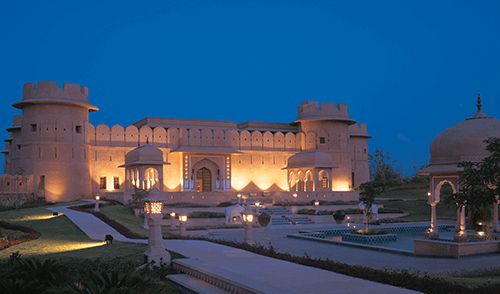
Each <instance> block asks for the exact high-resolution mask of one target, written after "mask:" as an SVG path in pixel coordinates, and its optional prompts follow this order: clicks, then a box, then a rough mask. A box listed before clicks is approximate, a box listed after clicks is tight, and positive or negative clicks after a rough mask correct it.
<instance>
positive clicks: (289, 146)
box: [86, 124, 301, 151]
mask: <svg viewBox="0 0 500 294" xmlns="http://www.w3.org/2000/svg"><path fill="white" fill-rule="evenodd" d="M86 129H87V140H88V143H89V144H90V145H94V146H116V147H120V146H121V147H136V146H141V145H144V144H147V143H150V144H153V145H155V146H156V147H160V148H162V147H165V148H171V149H174V150H175V149H177V148H179V147H184V146H191V147H215V148H217V147H224V148H232V149H240V150H263V151H297V150H299V149H300V144H301V140H300V137H301V134H300V133H298V134H296V133H294V132H286V133H283V132H275V133H273V132H270V131H264V132H261V131H252V132H250V131H248V130H238V129H220V128H201V129H200V128H173V127H171V128H164V127H161V126H156V127H150V126H148V125H143V126H141V127H140V128H138V127H136V126H135V125H129V126H127V127H125V128H124V127H122V126H120V125H114V126H113V127H111V128H110V127H109V126H107V125H104V124H100V125H97V126H94V125H92V124H88V126H87V128H86Z"/></svg>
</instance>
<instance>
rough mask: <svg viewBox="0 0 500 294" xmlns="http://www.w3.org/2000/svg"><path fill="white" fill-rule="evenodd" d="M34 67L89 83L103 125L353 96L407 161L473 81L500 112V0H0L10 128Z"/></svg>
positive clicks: (359, 113)
mask: <svg viewBox="0 0 500 294" xmlns="http://www.w3.org/2000/svg"><path fill="white" fill-rule="evenodd" d="M39 80H57V81H59V82H63V81H69V82H75V83H81V84H84V85H87V86H88V87H89V92H90V96H91V102H92V103H93V104H95V105H97V106H99V107H100V108H101V110H100V111H99V112H97V113H93V114H91V118H90V120H91V122H92V123H94V124H96V125H97V124H100V123H105V124H108V125H113V124H115V123H119V124H122V125H127V124H130V123H133V122H135V121H137V120H139V119H141V118H143V117H145V116H159V117H179V118H198V119H222V120H234V121H238V122H242V121H247V120H255V121H277V122H290V121H293V120H294V119H295V115H296V108H297V106H298V105H299V104H300V101H302V100H319V101H332V102H340V103H347V104H349V111H350V114H351V116H352V117H353V118H354V119H356V120H357V121H358V122H366V123H368V128H369V132H370V133H371V135H373V139H372V140H371V141H370V145H369V146H370V149H371V150H372V151H373V150H374V149H376V148H380V149H382V150H384V151H387V152H389V153H390V154H391V155H392V157H393V158H394V159H396V160H397V161H398V165H399V166H400V168H401V169H402V170H403V171H404V172H405V173H411V172H412V170H413V165H414V163H416V164H417V165H420V164H423V163H425V162H427V160H428V156H429V152H428V149H429V144H430V143H431V141H432V139H433V138H434V137H435V136H436V135H437V134H438V133H439V132H440V131H442V130H443V129H445V128H446V127H448V126H451V125H453V124H455V123H457V122H459V121H461V120H462V119H464V118H466V117H469V116H471V115H472V114H473V113H474V112H475V98H476V93H477V92H481V96H482V97H483V104H484V111H485V113H487V114H489V115H493V116H495V117H496V118H500V1H458V0H454V1H417V0H415V1H399V0H398V1H315V0H308V1H292V0H287V1H270V0H267V1H235V0H232V1H231V0H227V1H210V0H205V1H123V0H122V1H22V0H19V1H2V2H1V3H0V97H1V99H0V101H1V106H0V127H1V128H2V129H5V128H7V127H8V126H9V125H10V124H11V116H12V115H14V114H16V113H18V111H17V110H15V109H13V108H12V107H11V106H10V105H11V104H12V103H13V102H15V101H17V100H18V99H19V98H20V94H21V86H22V84H23V83H25V82H28V81H39ZM7 136H8V134H7V133H6V132H5V131H3V132H2V137H3V138H6V137H7Z"/></svg>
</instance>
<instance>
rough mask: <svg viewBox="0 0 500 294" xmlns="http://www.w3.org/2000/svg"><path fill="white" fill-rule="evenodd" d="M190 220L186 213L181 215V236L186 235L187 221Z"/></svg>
mask: <svg viewBox="0 0 500 294" xmlns="http://www.w3.org/2000/svg"><path fill="white" fill-rule="evenodd" d="M187 221H188V217H187V215H186V214H182V215H179V234H180V235H181V237H184V236H186V223H187Z"/></svg>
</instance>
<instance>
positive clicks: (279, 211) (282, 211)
mask: <svg viewBox="0 0 500 294" xmlns="http://www.w3.org/2000/svg"><path fill="white" fill-rule="evenodd" d="M262 212H265V213H267V214H270V215H290V214H292V212H291V211H290V210H288V209H286V208H283V207H266V208H264V209H263V210H262Z"/></svg>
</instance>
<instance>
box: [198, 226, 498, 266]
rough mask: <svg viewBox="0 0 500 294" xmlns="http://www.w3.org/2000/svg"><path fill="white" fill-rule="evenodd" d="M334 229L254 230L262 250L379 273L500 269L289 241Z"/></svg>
mask: <svg viewBox="0 0 500 294" xmlns="http://www.w3.org/2000/svg"><path fill="white" fill-rule="evenodd" d="M334 227H336V226H335V225H329V226H325V225H318V224H316V225H303V226H280V227H278V226H271V227H270V228H259V229H254V231H253V239H254V241H255V242H256V243H259V244H261V245H263V246H269V245H272V246H273V248H274V249H275V250H277V251H281V252H287V253H290V254H292V255H297V256H304V255H305V254H307V255H308V256H311V257H314V258H321V259H329V260H335V261H339V262H343V263H347V264H352V265H361V266H369V267H372V268H377V269H394V270H413V271H420V272H428V273H435V274H444V273H450V272H466V271H478V270H486V269H491V268H497V267H500V254H488V255H477V256H467V257H462V258H439V257H421V256H412V255H400V254H395V253H388V252H382V251H375V250H369V249H363V248H355V247H347V246H342V245H336V244H328V243H322V242H314V241H310V240H302V239H293V238H288V237H286V235H287V234H290V233H298V231H299V230H306V231H307V230H314V229H329V228H330V229H331V228H334ZM190 233H191V234H196V235H198V236H204V237H208V238H213V239H221V240H228V241H241V240H242V238H243V231H242V230H239V229H231V230H229V229H223V230H210V231H208V232H207V231H199V232H196V233H195V232H190Z"/></svg>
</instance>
